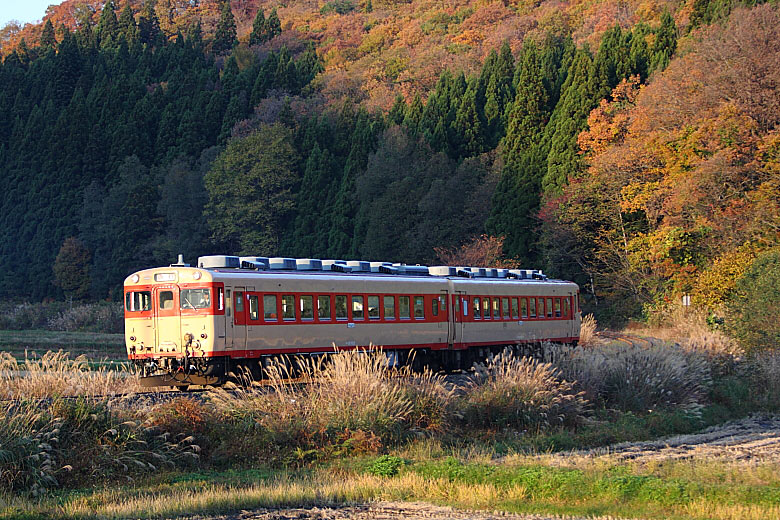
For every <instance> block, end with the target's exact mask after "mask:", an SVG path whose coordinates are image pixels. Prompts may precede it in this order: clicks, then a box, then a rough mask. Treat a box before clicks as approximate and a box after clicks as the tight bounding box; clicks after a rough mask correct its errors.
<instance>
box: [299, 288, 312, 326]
mask: <svg viewBox="0 0 780 520" xmlns="http://www.w3.org/2000/svg"><path fill="white" fill-rule="evenodd" d="M300 302H301V319H302V320H313V319H314V296H312V295H311V294H303V295H301V297H300Z"/></svg>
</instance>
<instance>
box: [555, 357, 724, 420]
mask: <svg viewBox="0 0 780 520" xmlns="http://www.w3.org/2000/svg"><path fill="white" fill-rule="evenodd" d="M545 357H546V358H548V359H552V360H554V361H555V364H556V366H557V367H558V368H559V369H560V371H561V374H562V375H563V377H564V378H565V379H566V380H568V381H576V384H577V387H578V388H580V389H582V390H583V391H584V392H585V395H586V396H587V398H588V399H589V400H590V401H592V402H594V403H596V404H602V405H604V406H607V407H612V408H617V409H620V410H626V411H632V412H648V411H651V410H655V409H667V410H670V409H683V410H687V411H692V412H695V411H698V410H699V409H701V407H702V406H703V405H704V403H705V402H706V398H707V391H708V386H709V384H710V382H711V375H710V368H709V364H708V363H707V360H706V359H705V358H704V357H703V356H701V355H699V354H697V353H695V352H690V351H686V350H685V349H683V348H681V347H680V346H679V345H649V346H646V347H644V346H637V345H628V344H622V343H611V344H607V345H602V346H599V347H595V348H571V347H562V346H557V345H549V344H548V345H545Z"/></svg>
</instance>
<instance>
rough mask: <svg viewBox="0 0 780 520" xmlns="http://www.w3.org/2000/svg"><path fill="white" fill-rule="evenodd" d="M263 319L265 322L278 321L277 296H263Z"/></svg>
mask: <svg viewBox="0 0 780 520" xmlns="http://www.w3.org/2000/svg"><path fill="white" fill-rule="evenodd" d="M263 318H264V319H265V321H276V320H277V314H276V295H275V294H265V295H263Z"/></svg>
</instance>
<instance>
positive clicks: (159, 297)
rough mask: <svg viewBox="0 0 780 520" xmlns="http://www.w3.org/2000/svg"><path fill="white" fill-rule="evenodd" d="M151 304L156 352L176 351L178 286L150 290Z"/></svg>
mask: <svg viewBox="0 0 780 520" xmlns="http://www.w3.org/2000/svg"><path fill="white" fill-rule="evenodd" d="M152 306H153V308H154V343H155V346H156V347H157V352H176V351H177V349H178V347H179V346H180V344H179V341H180V340H181V315H180V313H179V288H178V287H177V286H175V285H172V286H161V287H155V288H154V289H153V291H152Z"/></svg>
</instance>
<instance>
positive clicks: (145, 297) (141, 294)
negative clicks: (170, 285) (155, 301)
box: [125, 291, 152, 312]
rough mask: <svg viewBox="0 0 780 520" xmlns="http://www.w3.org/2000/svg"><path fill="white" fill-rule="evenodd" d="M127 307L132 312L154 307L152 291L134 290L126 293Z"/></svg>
mask: <svg viewBox="0 0 780 520" xmlns="http://www.w3.org/2000/svg"><path fill="white" fill-rule="evenodd" d="M125 309H127V310H128V311H130V312H140V311H148V310H151V309H152V293H151V292H150V291H132V292H128V293H127V294H126V295H125Z"/></svg>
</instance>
